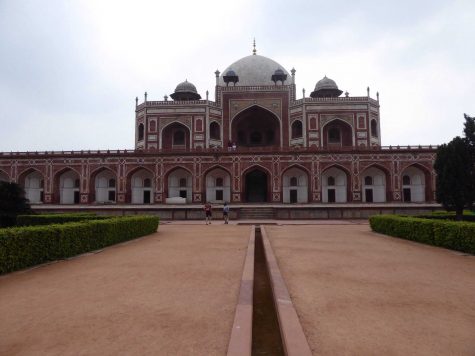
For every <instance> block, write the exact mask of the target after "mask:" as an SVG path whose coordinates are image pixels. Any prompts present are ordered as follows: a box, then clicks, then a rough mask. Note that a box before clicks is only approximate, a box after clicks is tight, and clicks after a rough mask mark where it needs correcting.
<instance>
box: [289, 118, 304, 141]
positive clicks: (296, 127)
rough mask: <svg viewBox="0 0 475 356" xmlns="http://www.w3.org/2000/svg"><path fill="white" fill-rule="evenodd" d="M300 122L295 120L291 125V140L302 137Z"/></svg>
mask: <svg viewBox="0 0 475 356" xmlns="http://www.w3.org/2000/svg"><path fill="white" fill-rule="evenodd" d="M302 132H303V130H302V121H300V120H295V121H294V122H293V123H292V138H300V137H302Z"/></svg>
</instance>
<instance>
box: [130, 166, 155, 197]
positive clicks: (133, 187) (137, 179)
mask: <svg viewBox="0 0 475 356" xmlns="http://www.w3.org/2000/svg"><path fill="white" fill-rule="evenodd" d="M129 180H130V191H131V203H132V204H152V203H153V191H154V182H153V175H152V173H151V172H150V171H148V170H147V169H144V168H140V169H138V170H136V171H134V172H133V173H132V174H131V175H130V179H129Z"/></svg>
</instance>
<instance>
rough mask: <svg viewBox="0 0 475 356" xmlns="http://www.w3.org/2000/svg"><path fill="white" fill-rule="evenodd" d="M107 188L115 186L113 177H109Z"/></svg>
mask: <svg viewBox="0 0 475 356" xmlns="http://www.w3.org/2000/svg"><path fill="white" fill-rule="evenodd" d="M109 188H115V179H114V178H111V179H109Z"/></svg>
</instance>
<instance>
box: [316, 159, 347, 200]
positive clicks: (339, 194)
mask: <svg viewBox="0 0 475 356" xmlns="http://www.w3.org/2000/svg"><path fill="white" fill-rule="evenodd" d="M332 169H334V170H336V172H333V173H334V174H331V172H329V171H330V170H332ZM337 171H341V172H343V174H344V179H343V178H342V177H341V176H339V175H338V174H336V177H334V175H335V173H337ZM329 178H332V182H333V183H332V184H331V185H329V184H328V182H329V180H330V179H329ZM320 184H321V191H322V201H323V202H324V203H327V202H328V203H346V202H349V201H351V187H352V180H351V173H350V171H349V170H348V169H347V168H346V167H344V166H342V165H340V164H338V163H334V164H331V165H329V166H328V167H325V169H323V170H322V173H321V179H320Z"/></svg>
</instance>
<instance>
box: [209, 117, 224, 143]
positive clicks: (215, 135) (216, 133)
mask: <svg viewBox="0 0 475 356" xmlns="http://www.w3.org/2000/svg"><path fill="white" fill-rule="evenodd" d="M209 138H210V139H211V140H221V125H220V124H219V123H218V122H217V121H212V122H211V123H210V124H209Z"/></svg>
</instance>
